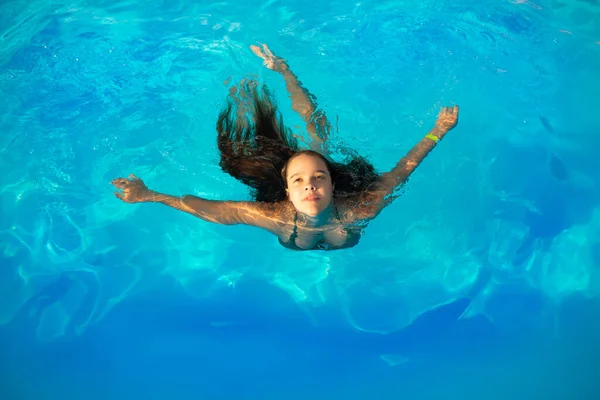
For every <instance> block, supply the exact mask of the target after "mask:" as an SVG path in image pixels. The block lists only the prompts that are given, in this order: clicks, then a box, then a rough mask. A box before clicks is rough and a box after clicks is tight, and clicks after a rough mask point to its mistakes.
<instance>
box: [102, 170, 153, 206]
mask: <svg viewBox="0 0 600 400" xmlns="http://www.w3.org/2000/svg"><path fill="white" fill-rule="evenodd" d="M111 184H112V185H114V186H115V187H116V188H117V189H122V190H123V193H119V192H115V196H117V197H118V198H119V199H121V200H123V201H124V202H126V203H142V202H144V201H148V200H149V199H150V198H151V196H152V191H151V190H149V189H148V188H147V187H146V185H145V184H144V182H142V180H141V179H140V178H138V177H137V176H135V175H133V174H131V175H129V178H128V179H125V178H117V179H113V181H112V182H111Z"/></svg>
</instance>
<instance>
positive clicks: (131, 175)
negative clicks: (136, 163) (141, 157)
mask: <svg viewBox="0 0 600 400" xmlns="http://www.w3.org/2000/svg"><path fill="white" fill-rule="evenodd" d="M128 178H129V179H131V180H134V179H137V180H138V181H139V180H140V178H138V177H137V176H135V175H134V174H129V177H128Z"/></svg>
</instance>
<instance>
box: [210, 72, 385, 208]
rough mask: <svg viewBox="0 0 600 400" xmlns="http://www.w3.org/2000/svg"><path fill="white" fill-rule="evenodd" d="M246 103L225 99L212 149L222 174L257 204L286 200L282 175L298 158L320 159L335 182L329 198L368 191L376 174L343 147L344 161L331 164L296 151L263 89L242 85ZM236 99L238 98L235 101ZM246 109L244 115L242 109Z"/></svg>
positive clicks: (293, 140)
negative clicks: (247, 190) (216, 151)
mask: <svg viewBox="0 0 600 400" xmlns="http://www.w3.org/2000/svg"><path fill="white" fill-rule="evenodd" d="M243 90H244V91H245V93H246V94H247V95H248V97H249V98H248V99H246V103H244V104H242V103H241V102H240V101H233V99H231V98H229V99H228V102H227V105H226V106H225V107H224V108H223V109H222V110H221V112H220V113H219V117H218V120H217V132H218V138H217V145H218V148H219V151H220V153H221V160H220V162H219V165H220V166H221V168H222V169H223V171H225V172H227V173H228V174H229V175H231V176H233V177H234V178H236V179H237V180H239V181H241V182H243V183H244V184H246V185H248V186H249V187H250V188H251V195H252V197H253V198H254V199H255V200H256V201H265V202H278V201H283V200H285V199H286V193H285V189H286V185H287V182H286V175H285V174H286V171H287V167H288V164H289V162H290V161H291V160H292V159H293V158H295V157H296V156H298V155H300V154H307V155H312V156H315V157H319V158H321V159H322V160H323V161H324V162H325V165H326V166H327V168H328V169H329V174H330V175H331V180H332V182H333V183H334V184H335V190H334V193H333V194H334V196H347V195H351V194H353V193H359V192H362V191H365V190H367V189H368V188H369V187H370V186H371V185H373V184H374V183H375V182H376V181H377V179H378V178H379V175H378V174H377V173H376V172H375V168H374V167H373V165H372V164H371V163H369V162H368V161H367V160H366V159H365V158H363V157H361V156H360V155H358V154H357V153H356V152H354V151H350V150H348V149H345V150H344V152H345V153H347V159H346V161H345V162H334V161H332V160H329V159H328V158H327V157H325V156H324V155H322V154H321V153H318V152H316V151H312V150H301V149H300V148H299V146H298V142H297V140H296V138H295V137H294V136H293V135H292V132H291V131H290V130H289V129H288V128H286V127H285V125H284V123H283V118H282V117H281V114H280V113H279V112H278V111H277V107H276V105H275V102H274V100H273V98H272V96H271V94H270V93H269V91H268V90H267V88H266V87H265V86H261V87H260V91H259V85H257V84H252V83H250V84H249V83H248V82H246V83H244V87H243ZM236 100H239V99H236ZM246 107H247V108H248V110H247V111H249V113H248V115H247V113H246V112H245V111H246V110H245V109H244V108H246Z"/></svg>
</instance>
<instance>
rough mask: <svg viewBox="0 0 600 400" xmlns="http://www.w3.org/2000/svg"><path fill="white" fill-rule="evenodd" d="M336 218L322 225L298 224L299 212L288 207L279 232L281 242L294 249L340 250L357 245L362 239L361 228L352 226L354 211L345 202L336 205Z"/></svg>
mask: <svg viewBox="0 0 600 400" xmlns="http://www.w3.org/2000/svg"><path fill="white" fill-rule="evenodd" d="M333 206H334V210H333V212H334V213H335V214H334V218H333V219H332V221H331V223H329V224H327V225H325V226H322V227H308V226H302V225H301V224H300V225H299V224H298V213H297V212H296V210H295V209H293V207H292V209H291V210H290V209H288V210H286V211H287V212H286V213H284V215H286V216H287V218H285V220H286V221H285V223H284V224H283V225H282V226H281V228H280V229H279V232H277V236H278V237H279V243H281V245H282V246H284V247H286V248H288V249H292V250H338V249H343V248H348V247H352V246H355V245H356V244H357V243H358V241H359V240H360V233H361V232H360V231H361V229H360V228H359V227H357V226H351V225H350V224H351V223H352V222H353V215H352V212H350V211H348V210H347V209H346V207H345V205H344V204H343V203H338V202H336V203H335V204H334V205H333Z"/></svg>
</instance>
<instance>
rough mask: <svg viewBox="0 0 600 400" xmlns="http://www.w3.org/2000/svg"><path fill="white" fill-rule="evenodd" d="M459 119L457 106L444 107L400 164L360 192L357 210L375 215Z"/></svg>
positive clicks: (367, 215)
mask: <svg viewBox="0 0 600 400" xmlns="http://www.w3.org/2000/svg"><path fill="white" fill-rule="evenodd" d="M457 122H458V106H454V107H444V108H442V110H441V111H440V114H439V115H438V118H437V121H436V123H435V126H434V128H433V129H432V130H431V131H429V133H428V134H427V135H425V136H424V137H423V138H422V139H421V140H420V141H419V143H417V144H416V145H415V146H414V147H413V148H412V149H410V151H409V152H408V153H407V154H406V155H405V156H404V157H402V159H400V161H399V162H398V164H396V166H395V167H394V168H393V169H392V170H391V171H390V172H387V173H385V174H383V175H382V176H381V178H380V179H379V181H378V182H377V183H376V184H375V185H374V186H373V188H372V189H371V190H369V191H367V192H365V193H363V194H361V197H360V200H359V204H358V209H357V212H358V214H359V216H360V215H362V217H363V218H365V219H367V218H374V217H375V216H376V215H377V214H378V213H379V212H380V211H381V210H382V209H383V208H384V207H385V206H387V205H388V204H389V203H390V201H391V200H393V196H392V195H393V193H394V191H395V190H396V189H397V188H398V187H399V186H400V185H402V184H404V183H405V182H406V181H407V180H408V177H409V176H410V175H411V174H412V173H413V172H414V170H415V169H416V168H417V166H418V165H419V164H421V162H422V161H423V159H425V157H426V156H427V155H428V154H429V153H430V152H431V150H433V148H434V147H435V146H436V145H437V143H438V141H440V140H441V139H442V138H443V137H444V136H445V135H446V133H448V131H450V130H451V129H452V128H454V127H455V126H456V124H457Z"/></svg>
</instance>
